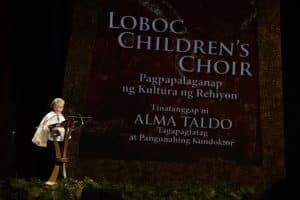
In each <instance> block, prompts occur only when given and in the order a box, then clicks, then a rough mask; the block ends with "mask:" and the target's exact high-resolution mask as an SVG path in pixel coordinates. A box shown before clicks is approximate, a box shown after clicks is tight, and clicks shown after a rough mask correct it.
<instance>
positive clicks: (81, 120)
mask: <svg viewBox="0 0 300 200" xmlns="http://www.w3.org/2000/svg"><path fill="white" fill-rule="evenodd" d="M78 115H79V117H80V121H81V125H83V124H84V122H83V119H82V116H81V114H80V113H78Z"/></svg>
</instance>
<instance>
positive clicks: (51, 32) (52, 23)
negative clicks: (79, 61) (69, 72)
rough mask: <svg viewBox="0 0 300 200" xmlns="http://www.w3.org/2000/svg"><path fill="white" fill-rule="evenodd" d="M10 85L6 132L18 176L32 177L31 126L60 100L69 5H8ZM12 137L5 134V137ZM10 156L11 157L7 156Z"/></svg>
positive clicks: (47, 0)
mask: <svg viewBox="0 0 300 200" xmlns="http://www.w3.org/2000/svg"><path fill="white" fill-rule="evenodd" d="M7 8H8V10H9V20H8V21H9V22H8V23H9V24H10V27H11V28H10V31H9V36H8V41H9V49H8V51H9V54H10V55H11V73H10V75H11V77H10V79H11V85H10V107H11V108H10V109H9V110H10V112H11V116H12V117H11V119H10V124H9V130H13V131H14V132H15V134H14V138H13V141H14V142H13V143H12V144H10V145H14V149H15V152H14V153H15V155H16V156H15V162H16V173H15V175H16V176H17V177H22V178H27V177H31V175H32V173H34V172H32V165H31V164H32V160H33V159H34V158H32V143H31V138H32V136H33V134H34V132H35V127H36V126H37V125H38V124H39V122H40V120H41V119H42V117H43V115H45V114H46V113H47V112H49V110H50V107H49V106H50V102H51V100H52V99H53V98H55V97H60V96H61V95H62V87H63V77H64V70H65V63H66V52H67V46H68V39H69V35H70V31H71V19H72V12H73V1H72V0H43V1H15V0H11V1H9V2H8V4H7ZM6 134H7V135H8V137H9V138H11V134H10V132H8V133H6ZM12 156H13V155H12Z"/></svg>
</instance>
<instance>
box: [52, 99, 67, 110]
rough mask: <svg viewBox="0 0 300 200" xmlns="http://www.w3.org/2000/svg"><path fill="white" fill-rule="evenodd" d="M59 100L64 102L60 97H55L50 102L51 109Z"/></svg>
mask: <svg viewBox="0 0 300 200" xmlns="http://www.w3.org/2000/svg"><path fill="white" fill-rule="evenodd" d="M59 102H63V103H64V102H65V100H63V99H62V98H55V99H53V101H52V102H51V104H50V108H51V109H52V110H53V109H54V107H55V105H56V104H58V103H59Z"/></svg>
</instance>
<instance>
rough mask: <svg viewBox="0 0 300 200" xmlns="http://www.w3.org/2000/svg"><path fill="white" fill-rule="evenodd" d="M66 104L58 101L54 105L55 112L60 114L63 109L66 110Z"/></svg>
mask: <svg viewBox="0 0 300 200" xmlns="http://www.w3.org/2000/svg"><path fill="white" fill-rule="evenodd" d="M64 106H65V103H64V102H58V103H57V104H55V106H54V112H55V113H58V114H60V113H62V111H63V110H64Z"/></svg>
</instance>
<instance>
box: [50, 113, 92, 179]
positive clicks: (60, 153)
mask: <svg viewBox="0 0 300 200" xmlns="http://www.w3.org/2000/svg"><path fill="white" fill-rule="evenodd" d="M66 118H67V120H66V121H64V122H62V123H57V124H53V125H50V126H49V129H50V134H51V136H52V137H53V143H54V150H55V157H56V158H55V163H54V167H53V170H52V173H51V175H50V177H49V179H48V181H47V182H46V184H47V185H54V184H56V180H57V178H58V175H59V173H60V170H61V168H62V174H63V178H67V168H66V167H67V166H66V164H67V162H69V158H68V157H67V156H68V155H67V153H68V147H69V143H70V139H71V135H72V133H73V132H74V131H75V130H78V129H79V128H81V126H82V125H83V124H84V123H83V118H90V117H77V116H70V117H66ZM78 119H81V124H80V125H77V123H78ZM59 128H64V129H65V135H64V141H63V142H62V143H63V144H62V145H59V143H58V142H57V136H59V135H60V132H59Z"/></svg>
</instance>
